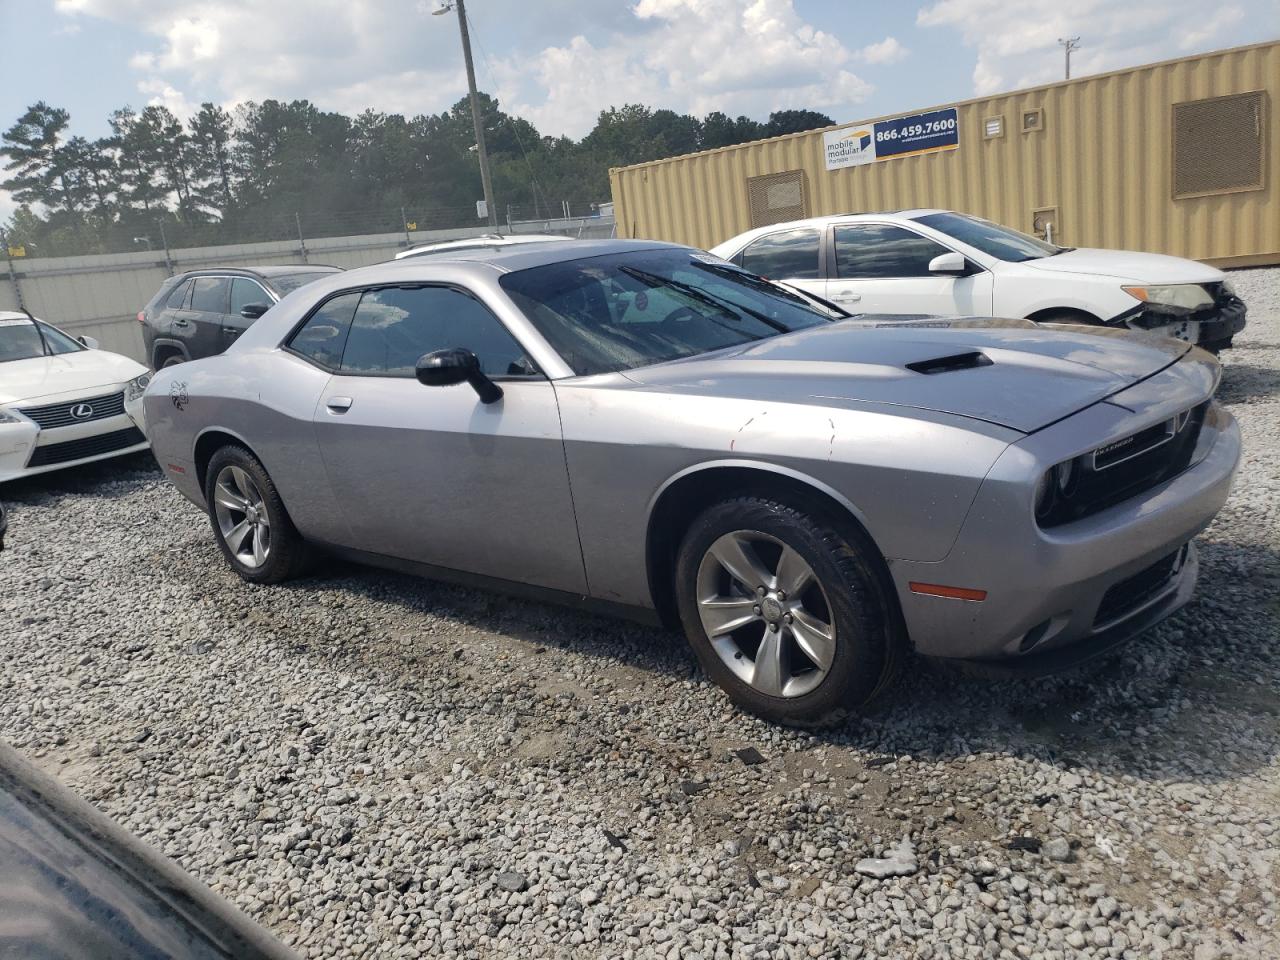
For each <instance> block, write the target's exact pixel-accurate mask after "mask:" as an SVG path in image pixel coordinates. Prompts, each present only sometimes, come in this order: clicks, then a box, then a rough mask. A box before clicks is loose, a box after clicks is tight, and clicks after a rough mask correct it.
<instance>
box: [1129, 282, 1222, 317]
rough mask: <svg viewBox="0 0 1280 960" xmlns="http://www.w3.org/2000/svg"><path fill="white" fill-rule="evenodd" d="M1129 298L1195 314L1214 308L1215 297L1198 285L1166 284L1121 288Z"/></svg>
mask: <svg viewBox="0 0 1280 960" xmlns="http://www.w3.org/2000/svg"><path fill="white" fill-rule="evenodd" d="M1121 289H1122V290H1124V292H1125V293H1127V294H1129V296H1131V297H1134V298H1136V299H1138V300H1141V301H1142V302H1143V303H1150V304H1153V305H1155V306H1159V307H1173V308H1174V310H1178V311H1184V310H1185V311H1186V312H1187V313H1194V312H1195V311H1197V310H1203V309H1204V308H1205V307H1211V306H1213V297H1212V296H1211V295H1210V294H1209V291H1208V290H1206V289H1205V288H1204V287H1202V286H1201V285H1200V284H1198V283H1166V284H1157V285H1142V286H1132V287H1121Z"/></svg>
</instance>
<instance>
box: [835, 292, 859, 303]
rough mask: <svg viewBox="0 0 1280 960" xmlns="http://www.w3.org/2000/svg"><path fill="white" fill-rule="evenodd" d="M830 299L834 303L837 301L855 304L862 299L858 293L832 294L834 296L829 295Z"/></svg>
mask: <svg viewBox="0 0 1280 960" xmlns="http://www.w3.org/2000/svg"><path fill="white" fill-rule="evenodd" d="M831 299H832V300H835V301H837V302H839V303H857V302H858V301H859V300H861V299H862V294H860V293H834V294H832V295H831Z"/></svg>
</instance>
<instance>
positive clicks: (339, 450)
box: [145, 241, 1240, 724]
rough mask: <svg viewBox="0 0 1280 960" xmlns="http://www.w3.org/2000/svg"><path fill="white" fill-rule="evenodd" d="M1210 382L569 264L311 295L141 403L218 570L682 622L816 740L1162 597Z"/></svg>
mask: <svg viewBox="0 0 1280 960" xmlns="http://www.w3.org/2000/svg"><path fill="white" fill-rule="evenodd" d="M1219 374H1220V368H1219V366H1218V364H1217V362H1216V361H1215V360H1214V359H1213V358H1212V357H1211V356H1210V355H1209V354H1207V353H1204V352H1203V351H1201V350H1199V349H1197V348H1195V347H1192V346H1189V345H1188V344H1186V343H1183V342H1180V341H1177V340H1173V339H1165V338H1159V337H1155V336H1150V335H1143V334H1133V333H1128V332H1120V331H1113V330H1107V329H1101V328H1093V327H1052V328H1044V327H1040V326H1037V325H1036V324H1034V323H1031V322H1028V321H1023V320H1013V321H1010V320H991V319H974V318H969V319H949V320H903V319H901V318H884V319H883V320H882V321H877V320H875V319H874V318H871V319H869V318H866V317H861V318H857V319H852V320H844V319H840V318H839V317H836V318H833V316H832V311H831V310H830V309H829V307H823V306H822V305H821V304H818V303H815V302H814V301H813V300H811V299H809V298H807V297H805V296H803V295H801V294H797V293H795V292H792V291H789V290H786V289H784V288H782V287H779V286H777V285H775V284H772V283H770V282H769V281H767V280H764V279H762V278H760V277H757V276H755V275H753V274H750V273H747V272H745V271H743V270H741V269H739V268H737V267H735V266H733V265H731V264H729V263H727V262H725V261H723V260H720V259H718V258H716V257H713V256H711V255H709V254H705V253H702V252H700V251H697V250H693V249H690V248H688V247H682V246H675V245H671V244H664V243H656V242H645V241H575V242H565V243H555V244H525V245H520V246H512V247H509V248H506V249H501V248H500V249H484V250H473V251H458V252H457V253H455V254H450V255H449V256H447V257H446V256H440V257H431V258H409V259H405V260H401V261H397V262H391V263H385V264H379V265H377V266H372V267H367V268H363V269H359V270H352V271H349V272H344V273H340V274H335V275H334V276H332V277H330V278H326V279H324V280H318V281H316V282H315V283H313V284H309V285H308V286H306V287H303V288H301V289H300V290H298V291H296V292H294V293H292V294H290V295H289V296H287V297H285V298H284V299H283V300H282V301H280V303H278V304H277V305H275V306H274V307H272V308H271V310H270V311H268V313H267V314H266V315H265V316H263V317H262V319H261V320H259V321H258V322H257V323H256V324H254V326H253V327H251V328H250V329H249V330H248V331H247V332H246V333H245V334H244V335H243V336H242V337H241V338H240V339H239V340H238V341H237V342H236V343H235V344H234V345H233V346H232V347H231V348H230V349H229V350H228V351H227V352H226V353H225V354H223V355H221V356H216V357H210V358H208V359H204V360H198V361H195V362H193V363H186V364H182V365H180V366H176V367H172V368H168V369H165V370H162V371H160V372H159V373H157V374H156V376H155V377H154V379H153V380H152V381H151V385H150V387H148V389H147V392H146V397H145V413H146V422H147V431H148V434H149V439H150V440H151V445H152V449H153V450H154V452H155V456H156V458H157V460H158V461H159V463H160V466H161V468H162V469H163V470H164V471H166V472H167V474H168V475H169V477H170V478H171V479H172V481H173V483H174V484H175V485H176V486H177V487H178V489H179V490H180V491H181V492H182V493H183V494H184V495H185V496H186V497H187V498H188V499H189V500H191V501H192V502H193V503H195V504H196V505H198V506H200V507H201V508H202V509H204V510H206V511H207V512H208V515H209V519H210V522H211V525H212V528H213V534H214V537H215V539H216V540H217V543H218V545H219V547H220V548H221V550H222V553H223V554H224V555H225V557H226V559H227V562H228V563H230V564H231V566H232V568H233V569H234V570H235V571H236V572H237V573H238V574H239V575H240V576H241V577H243V578H244V579H246V580H249V581H252V582H255V583H274V582H277V581H281V580H284V579H286V578H288V577H292V576H295V575H297V574H299V573H301V572H303V571H304V570H305V569H306V567H307V563H308V560H309V559H310V558H311V557H312V556H313V555H314V554H315V553H316V552H317V551H324V552H327V553H331V554H337V555H340V556H344V557H347V558H352V559H356V560H359V561H363V562H367V563H370V564H375V565H379V566H383V567H387V568H392V569H397V570H404V571H410V572H416V573H420V574H423V575H425V576H429V577H434V578H437V579H442V580H448V581H452V582H461V583H469V584H480V585H489V586H494V587H497V588H500V589H505V590H508V591H512V592H519V593H525V594H533V595H536V596H540V597H546V598H551V599H558V600H562V601H567V602H570V603H576V604H579V605H582V606H586V607H590V608H597V609H601V610H605V611H613V612H618V613H623V614H630V615H633V616H638V617H640V618H642V619H647V620H651V621H656V622H661V623H664V624H670V625H672V626H673V627H674V626H677V625H678V626H679V627H681V628H682V629H683V631H684V633H685V634H686V635H687V637H688V639H689V642H690V644H691V645H692V646H693V649H694V651H695V652H696V654H697V656H698V658H699V660H700V661H701V663H702V666H703V667H704V669H705V670H706V672H707V674H708V675H709V676H711V677H712V678H714V679H715V680H716V681H717V682H718V683H719V684H720V685H721V686H723V687H724V689H725V690H726V691H727V692H728V694H729V696H730V697H731V698H732V699H733V700H734V701H735V702H736V703H738V704H739V705H741V706H742V707H744V708H746V709H748V710H751V711H754V712H755V713H757V714H759V715H761V716H764V717H766V718H770V719H772V720H776V721H779V722H785V723H794V724H816V723H821V722H826V721H829V720H830V719H831V718H832V717H835V716H838V715H840V714H841V713H842V712H844V711H847V710H850V709H856V708H858V707H860V706H862V705H863V704H865V703H866V702H868V701H869V700H870V699H872V698H873V697H874V696H875V695H876V694H877V693H879V692H880V691H881V690H883V689H884V688H885V687H886V686H887V685H888V683H889V681H890V680H891V679H892V677H893V675H894V672H895V668H896V666H897V664H899V663H900V662H902V660H903V655H904V654H906V653H908V652H912V651H913V652H915V653H917V654H921V655H925V656H930V657H941V658H952V659H961V660H966V661H977V662H978V663H980V664H982V665H983V666H984V667H985V668H988V669H991V670H995V671H1002V672H1017V673H1028V674H1034V673H1042V672H1047V671H1051V670H1056V669H1059V668H1062V667H1065V666H1068V665H1071V664H1074V663H1077V662H1079V661H1082V660H1085V659H1087V658H1090V657H1094V656H1097V655H1099V654H1101V653H1104V652H1106V651H1108V650H1110V649H1112V648H1113V647H1115V646H1116V645H1118V644H1120V643H1122V642H1124V641H1126V640H1128V639H1129V638H1131V637H1133V636H1134V635H1135V634H1137V633H1139V632H1141V631H1143V630H1144V629H1146V628H1148V627H1150V626H1151V625H1152V624H1154V623H1155V622H1157V621H1159V620H1160V619H1162V618H1164V617H1166V616H1168V615H1169V614H1170V613H1172V612H1173V611H1175V610H1177V609H1178V608H1179V607H1181V606H1182V605H1183V604H1185V603H1186V602H1187V600H1188V599H1189V597H1190V596H1191V593H1192V590H1193V588H1194V585H1195V580H1196V573H1197V561H1196V551H1195V547H1194V545H1193V544H1192V543H1191V540H1192V538H1193V537H1195V536H1196V534H1197V533H1198V532H1199V531H1200V530H1202V529H1203V528H1204V527H1205V526H1206V525H1207V524H1208V523H1209V521H1210V520H1211V519H1212V518H1213V516H1214V514H1216V513H1217V511H1218V510H1219V509H1220V508H1221V507H1222V504H1223V502H1224V501H1225V500H1226V497H1227V493H1228V490H1229V487H1230V484H1231V479H1232V475H1233V473H1234V471H1235V468H1236V462H1237V460H1238V458H1239V454H1240V436H1239V432H1238V429H1237V427H1236V425H1235V422H1234V420H1233V419H1232V418H1231V416H1230V415H1229V414H1227V413H1226V412H1225V411H1224V410H1223V409H1222V408H1221V407H1220V406H1219V405H1218V404H1217V403H1215V402H1214V399H1213V397H1214V391H1215V390H1216V388H1217V385H1218V379H1219Z"/></svg>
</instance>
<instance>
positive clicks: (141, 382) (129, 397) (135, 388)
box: [124, 373, 151, 403]
mask: <svg viewBox="0 0 1280 960" xmlns="http://www.w3.org/2000/svg"><path fill="white" fill-rule="evenodd" d="M150 382H151V374H149V373H142V374H139V375H138V376H136V377H134V378H133V379H132V380H130V381H129V382H128V383H126V384H125V385H124V399H125V402H126V403H129V402H131V401H133V400H137V399H138V398H139V397H140V396H142V393H143V391H144V390H146V389H147V384H148V383H150Z"/></svg>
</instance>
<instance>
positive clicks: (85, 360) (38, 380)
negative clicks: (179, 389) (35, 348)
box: [0, 350, 147, 405]
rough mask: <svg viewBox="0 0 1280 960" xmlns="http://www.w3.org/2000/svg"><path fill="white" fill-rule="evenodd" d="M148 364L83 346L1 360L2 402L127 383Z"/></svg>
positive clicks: (22, 400) (90, 390) (0, 396)
mask: <svg viewBox="0 0 1280 960" xmlns="http://www.w3.org/2000/svg"><path fill="white" fill-rule="evenodd" d="M146 372H147V368H146V367H144V366H143V365H142V364H140V363H138V362H137V361H134V360H130V359H129V358H128V357H123V356H121V355H120V354H118V353H110V352H108V351H106V350H80V351H77V352H76V353H64V354H60V355H58V356H55V357H32V358H31V359H30V360H8V361H5V362H4V363H0V405H5V404H17V403H23V404H25V403H28V402H31V401H37V400H40V399H41V398H44V397H54V396H57V395H58V394H65V393H77V392H82V393H83V394H84V395H85V396H91V395H92V394H93V391H94V390H95V388H97V387H113V386H118V385H119V384H122V383H127V382H128V381H130V380H132V379H133V378H134V377H136V376H138V375H139V374H143V373H146Z"/></svg>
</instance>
